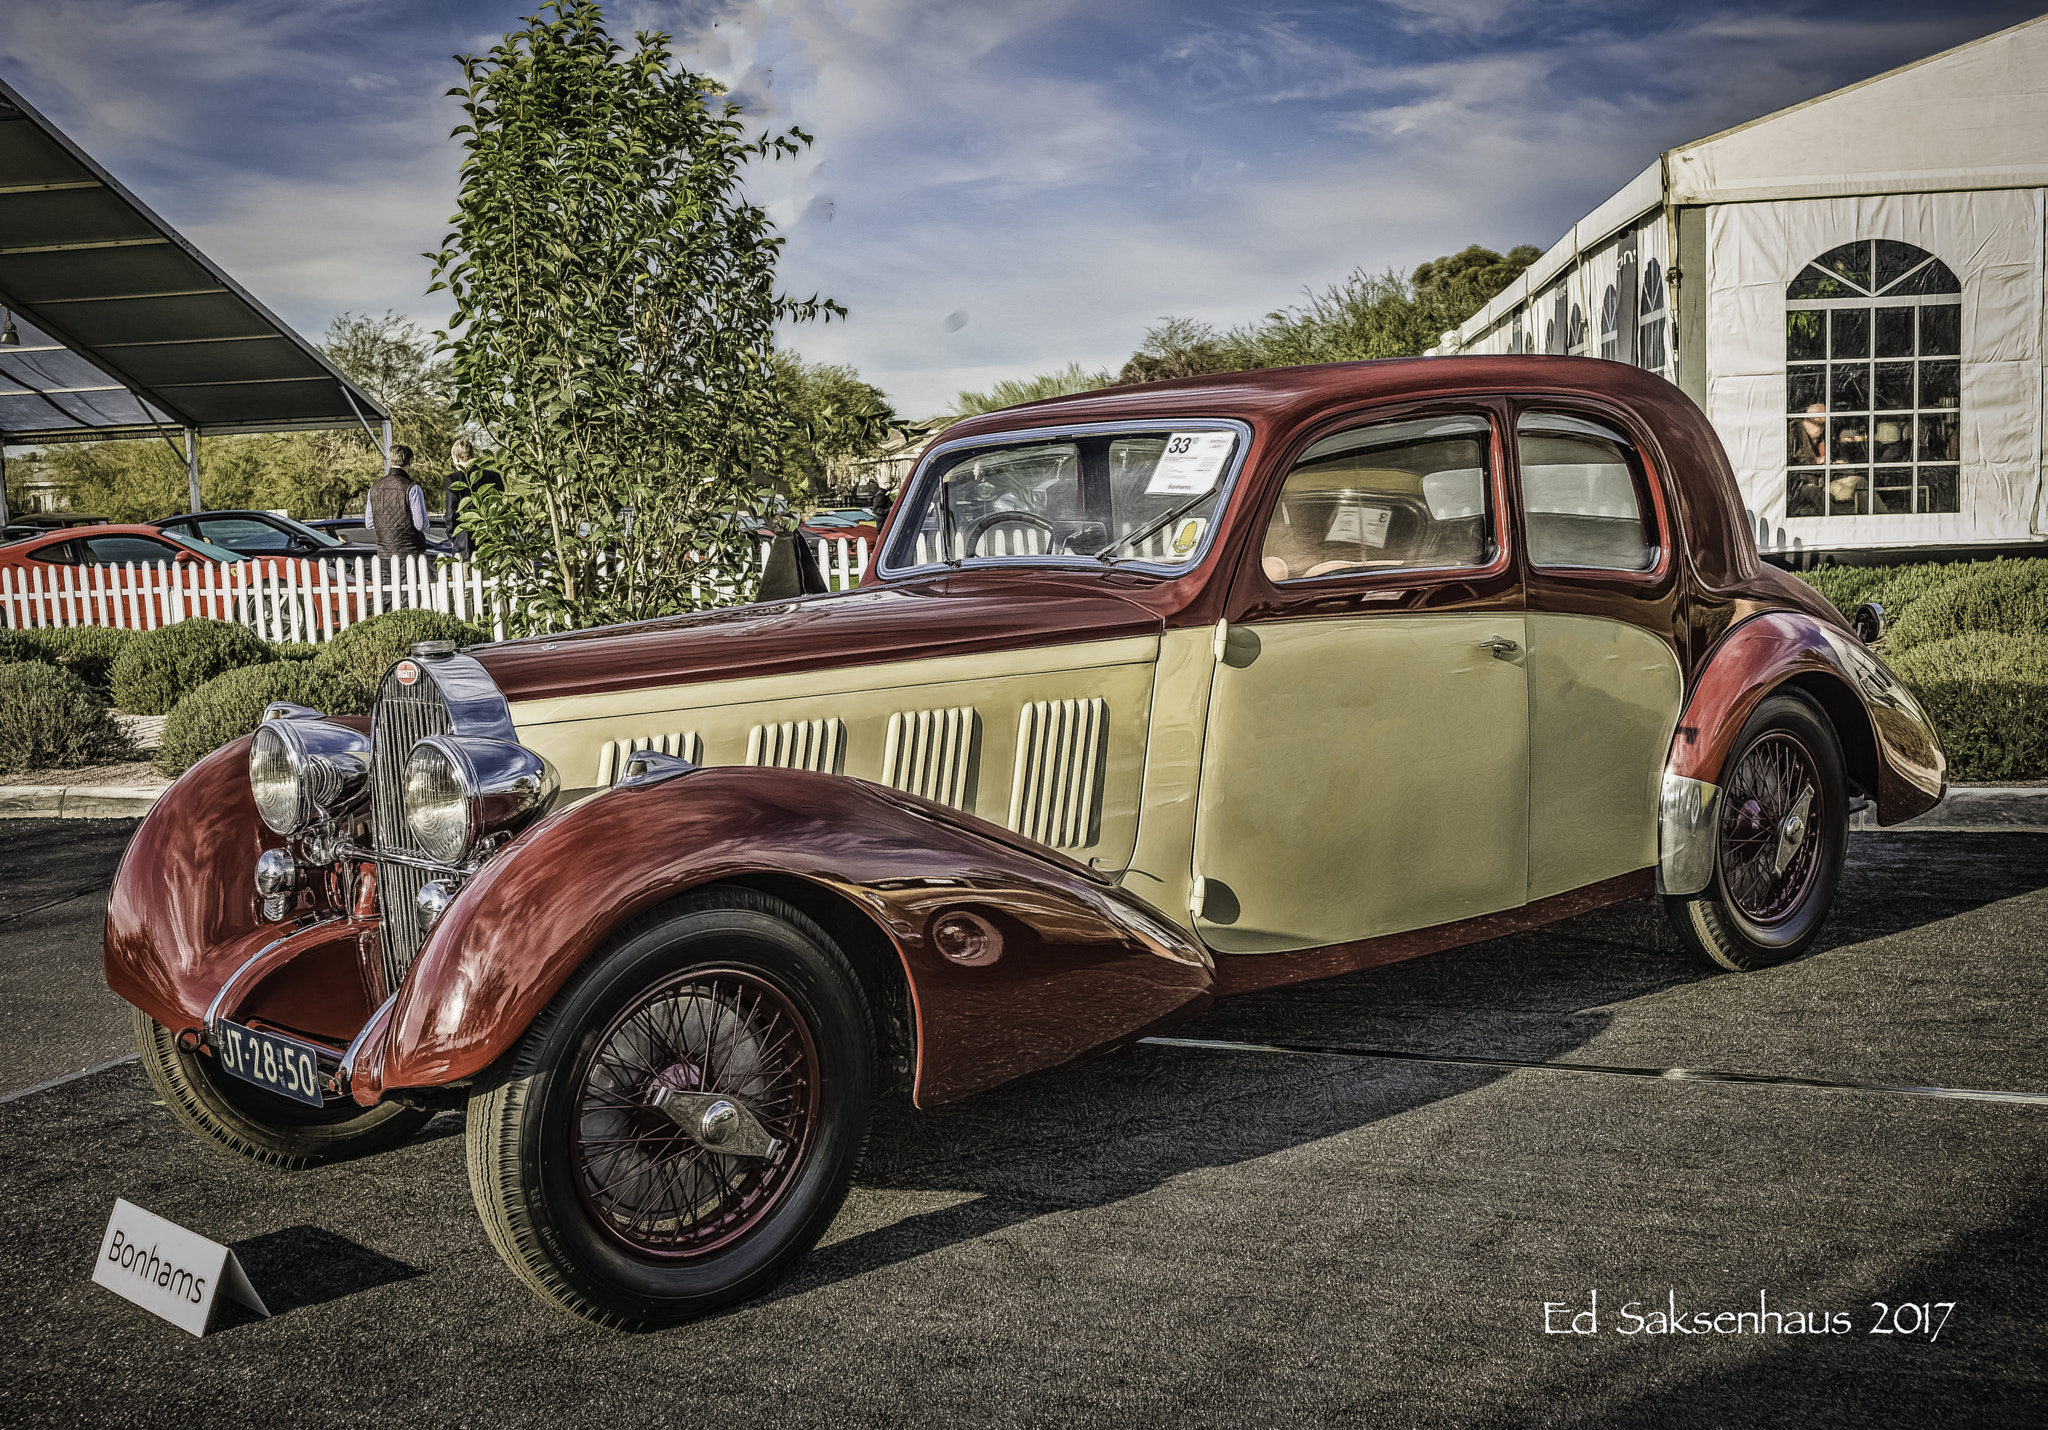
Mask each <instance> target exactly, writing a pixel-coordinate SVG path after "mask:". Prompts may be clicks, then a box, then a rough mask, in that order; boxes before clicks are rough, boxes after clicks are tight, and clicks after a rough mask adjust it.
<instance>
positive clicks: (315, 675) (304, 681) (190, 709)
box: [156, 660, 370, 775]
mask: <svg viewBox="0 0 2048 1430" xmlns="http://www.w3.org/2000/svg"><path fill="white" fill-rule="evenodd" d="M273 700H289V701H291V702H292V703H293V704H294V705H308V706H311V707H312V708H313V709H315V710H319V711H323V712H325V713H326V714H329V715H361V714H364V713H366V712H367V711H368V710H369V708H370V696H369V692H368V691H367V690H365V689H364V688H363V687H362V686H361V685H358V684H357V683H356V682H355V681H353V680H351V679H350V678H349V677H348V676H347V675H346V674H345V673H343V672H341V671H337V670H333V669H330V668H329V667H328V666H326V665H324V664H322V663H320V662H318V661H304V660H280V661H274V662H272V663H270V664H268V665H251V666H243V667H242V668H240V669H238V670H230V671H228V672H226V673H225V674H222V675H217V676H215V677H214V678H213V679H212V680H209V681H207V682H206V684H204V685H202V686H200V687H199V688H198V689H197V690H194V691H192V692H191V693H189V694H188V695H186V696H185V698H184V699H182V700H180V701H179V702H178V705H177V708H176V709H174V710H173V711H171V718H170V719H169V720H168V721H166V722H165V723H164V734H163V742H162V744H160V745H159V746H158V747H157V752H156V767H157V768H158V769H159V770H161V771H163V773H165V774H167V775H176V774H182V773H184V771H186V770H188V769H190V768H191V767H192V766H193V765H194V764H196V763H198V761H200V760H201V759H203V758H205V757H206V756H207V755H210V754H212V753H213V752H214V751H215V750H218V749H219V748H220V747H221V746H222V745H225V744H227V743H228V742H229V741H230V740H233V739H237V738H239V737H240V736H243V735H246V734H248V733H249V732H250V731H251V730H253V729H255V728H256V726H257V725H258V724H259V723H261V721H262V719H263V711H264V707H266V706H268V705H269V704H270V702H271V701H273Z"/></svg>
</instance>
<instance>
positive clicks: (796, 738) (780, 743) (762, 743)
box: [747, 720, 846, 775]
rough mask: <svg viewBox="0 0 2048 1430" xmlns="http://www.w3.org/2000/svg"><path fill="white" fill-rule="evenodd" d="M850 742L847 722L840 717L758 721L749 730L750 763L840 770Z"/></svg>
mask: <svg viewBox="0 0 2048 1430" xmlns="http://www.w3.org/2000/svg"><path fill="white" fill-rule="evenodd" d="M845 743H846V726H845V725H844V724H843V723H842V722H840V721H838V720H791V721H787V722H785V723H784V724H780V725H756V726H755V727H754V728H753V729H751V730H749V731H748V732H747V763H748V764H750V765H773V766H775V767H776V768H777V769H784V770H815V771H817V772H818V773H819V774H825V775H830V774H837V773H838V772H839V756H840V751H841V748H842V747H843V746H844V745H845Z"/></svg>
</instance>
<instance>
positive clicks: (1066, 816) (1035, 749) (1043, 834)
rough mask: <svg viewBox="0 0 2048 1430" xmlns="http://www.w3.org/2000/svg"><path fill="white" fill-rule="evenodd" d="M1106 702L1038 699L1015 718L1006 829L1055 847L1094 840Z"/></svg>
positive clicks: (1071, 846) (1077, 845)
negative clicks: (1013, 770) (1013, 775)
mask: <svg viewBox="0 0 2048 1430" xmlns="http://www.w3.org/2000/svg"><path fill="white" fill-rule="evenodd" d="M1108 728H1109V706H1108V703H1107V702H1106V701H1103V700H1101V699H1095V700H1040V701H1035V702H1033V703H1031V704H1028V705H1026V706H1025V707H1024V709H1023V710H1022V711H1021V712H1020V713H1019V715H1018V717H1017V773H1016V778H1015V779H1014V780H1012V781H1011V784H1010V828H1011V829H1013V830H1015V831H1016V832H1017V833H1019V834H1021V835H1023V836H1024V837H1025V838H1026V839H1036V840H1037V841H1038V842H1039V843H1040V844H1050V845H1051V846H1052V847H1053V848H1055V849H1080V848H1084V847H1086V846H1087V845H1089V844H1092V843H1094V842H1095V824H1096V818H1097V815H1098V813H1099V810H1098V809H1097V804H1098V801H1099V800H1100V799H1101V794H1102V779H1101V768H1102V762H1103V759H1104V754H1105V750H1106V748H1107V744H1106V741H1105V740H1104V738H1103V737H1104V736H1105V735H1106V734H1107V732H1108Z"/></svg>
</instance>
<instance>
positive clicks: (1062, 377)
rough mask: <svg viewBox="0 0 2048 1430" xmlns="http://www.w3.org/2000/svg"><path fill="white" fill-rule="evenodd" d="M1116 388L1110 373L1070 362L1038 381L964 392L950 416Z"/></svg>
mask: <svg viewBox="0 0 2048 1430" xmlns="http://www.w3.org/2000/svg"><path fill="white" fill-rule="evenodd" d="M1115 385H1116V378H1115V377H1114V376H1112V375H1111V374H1110V373H1108V372H1105V371H1102V370H1100V369H1090V368H1085V367H1082V366H1081V364H1079V363H1077V362H1070V363H1068V364H1067V365H1066V366H1065V367H1063V368H1061V369H1060V370H1059V371H1058V372H1048V373H1041V374H1040V375H1039V376H1037V377H1027V378H1022V379H1016V378H1012V379H1007V380H1005V381H1003V382H999V383H997V384H996V385H995V386H994V387H991V388H990V389H989V390H988V391H987V392H963V393H961V394H960V395H959V396H958V397H957V398H955V399H954V400H953V415H954V416H956V417H975V416H979V415H980V414H981V413H984V412H994V411H996V410H998V409H999V408H1004V407H1015V406H1016V405H1017V404H1018V403H1020V402H1038V401H1042V400H1043V399H1045V398H1048V397H1065V396H1067V395H1068V394H1069V393H1074V392H1093V391H1094V390H1095V389H1097V388H1099V387H1114V386H1115Z"/></svg>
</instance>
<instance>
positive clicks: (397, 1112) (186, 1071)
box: [131, 1008, 434, 1171]
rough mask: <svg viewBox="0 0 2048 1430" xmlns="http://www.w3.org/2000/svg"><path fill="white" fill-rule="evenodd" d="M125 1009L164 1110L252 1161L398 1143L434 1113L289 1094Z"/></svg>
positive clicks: (318, 1160)
mask: <svg viewBox="0 0 2048 1430" xmlns="http://www.w3.org/2000/svg"><path fill="white" fill-rule="evenodd" d="M131 1015H132V1019H133V1022H134V1028H135V1051H136V1052H137V1053H138V1054H140V1056H141V1060H142V1070H143V1072H145V1073H146V1074H148V1076H149V1081H150V1085H151V1086H152V1087H154V1088H155V1089H156V1091H157V1095H158V1096H159V1097H161V1098H162V1099H163V1103H164V1106H165V1107H166V1108H167V1109H169V1111H170V1114H171V1116H172V1117H174V1118H176V1119H177V1120H178V1121H179V1122H181V1123H183V1124H184V1125H185V1127H186V1129H187V1130H188V1131H190V1132H192V1133H194V1134H196V1135H197V1136H198V1137H199V1139H200V1140H201V1141H202V1142H206V1143H208V1144H210V1145H212V1146H215V1147H218V1148H221V1149H223V1150H225V1151H228V1152H233V1153H235V1154H236V1155H238V1156H242V1157H247V1158H248V1159H249V1160H250V1161H252V1162H261V1163H263V1164H265V1165H266V1166H272V1167H281V1168H283V1169H285V1170H286V1171H297V1170H299V1169H300V1168H303V1167H318V1166H321V1165H324V1164H325V1163H328V1162H340V1161H344V1160H346V1159H348V1158H351V1157H366V1156H369V1155H370V1154H372V1153H375V1152H384V1151H388V1150H390V1149H391V1148H393V1147H396V1146H398V1145H399V1144H400V1143H401V1142H404V1141H405V1140H406V1139H407V1138H409V1137H411V1136H412V1135H413V1133H415V1132H417V1131H419V1130H420V1128H421V1127H423V1126H425V1125H426V1123H427V1120H428V1119H429V1118H431V1117H432V1116H433V1115H434V1114H433V1112H432V1111H431V1110H430V1109H426V1108H415V1107H403V1106H400V1105H399V1104H398V1103H395V1102H380V1103H378V1104H377V1105H376V1106H375V1107H359V1106H357V1105H356V1104H355V1103H353V1102H351V1101H349V1100H348V1099H347V1098H338V1099H335V1100H332V1101H330V1102H329V1103H328V1104H327V1105H326V1106H325V1107H310V1106H308V1105H306V1104H304V1103H299V1102H293V1101H292V1100H291V1099H290V1098H288V1097H279V1096H278V1095H277V1094H276V1093H274V1092H266V1091H264V1090H263V1089H262V1088H260V1087H257V1086H255V1085H254V1084H252V1083H246V1082H243V1081H241V1080H240V1079H239V1078H236V1077H233V1076H231V1075H229V1074H227V1073H224V1072H222V1071H221V1070H220V1069H219V1068H218V1067H217V1066H216V1065H215V1064H214V1060H213V1058H212V1056H211V1055H209V1054H207V1053H199V1052H192V1053H188V1052H186V1051H185V1050H184V1049H183V1048H180V1047H179V1046H178V1040H177V1036H176V1035H175V1034H174V1033H172V1032H171V1030H170V1029H168V1028H166V1027H164V1026H163V1024H161V1023H159V1022H157V1021H156V1019H154V1018H152V1017H150V1016H149V1014H147V1013H145V1012H143V1011H142V1010H141V1009H139V1008H137V1009H133V1010H131Z"/></svg>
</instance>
